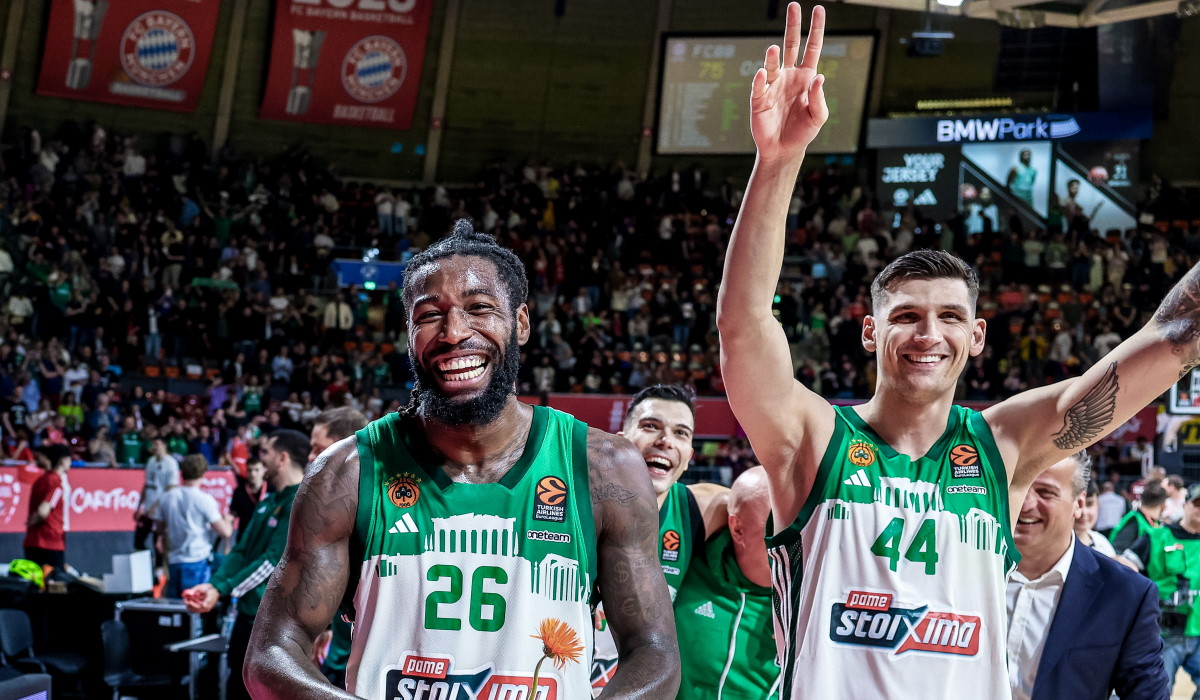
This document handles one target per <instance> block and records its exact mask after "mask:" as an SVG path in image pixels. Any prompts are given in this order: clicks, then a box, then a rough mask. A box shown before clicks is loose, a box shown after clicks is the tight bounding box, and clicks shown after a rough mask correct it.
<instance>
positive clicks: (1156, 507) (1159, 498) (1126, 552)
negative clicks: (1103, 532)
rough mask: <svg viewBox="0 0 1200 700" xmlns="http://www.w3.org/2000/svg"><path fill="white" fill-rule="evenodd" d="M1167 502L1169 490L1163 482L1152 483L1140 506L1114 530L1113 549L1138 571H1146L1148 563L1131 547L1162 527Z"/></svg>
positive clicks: (1146, 490) (1143, 495)
mask: <svg viewBox="0 0 1200 700" xmlns="http://www.w3.org/2000/svg"><path fill="white" fill-rule="evenodd" d="M1166 502H1167V490H1166V489H1165V488H1163V485H1162V482H1161V481H1151V482H1148V483H1147V484H1146V488H1144V489H1143V490H1142V498H1141V501H1140V502H1139V504H1138V506H1137V507H1136V508H1134V509H1133V510H1131V511H1129V512H1128V513H1126V514H1125V516H1124V517H1123V518H1121V520H1120V522H1118V523H1117V525H1116V527H1114V528H1113V531H1112V536H1111V537H1110V538H1109V540H1111V541H1112V545H1113V549H1115V550H1116V551H1117V554H1119V555H1120V556H1121V558H1122V559H1124V560H1126V561H1127V562H1129V563H1130V564H1132V565H1133V567H1134V568H1135V569H1137V570H1144V569H1145V568H1146V562H1145V561H1144V560H1143V559H1141V558H1139V557H1138V556H1137V553H1136V552H1132V551H1130V549H1129V546H1130V545H1132V544H1133V542H1134V540H1136V539H1137V538H1139V537H1147V536H1149V535H1150V532H1151V531H1152V530H1155V529H1157V528H1159V527H1162V522H1161V518H1162V512H1163V506H1164V505H1165V504H1166Z"/></svg>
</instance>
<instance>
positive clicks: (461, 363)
mask: <svg viewBox="0 0 1200 700" xmlns="http://www.w3.org/2000/svg"><path fill="white" fill-rule="evenodd" d="M482 366H483V358H482V357H479V356H477V355H473V356H471V357H456V358H454V359H453V360H446V361H443V362H439V363H438V369H439V370H441V371H443V372H453V371H455V370H460V369H469V368H472V367H482Z"/></svg>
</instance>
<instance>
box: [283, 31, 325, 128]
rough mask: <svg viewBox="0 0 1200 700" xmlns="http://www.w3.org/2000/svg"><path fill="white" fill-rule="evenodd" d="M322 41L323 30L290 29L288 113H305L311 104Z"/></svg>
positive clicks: (323, 41)
mask: <svg viewBox="0 0 1200 700" xmlns="http://www.w3.org/2000/svg"><path fill="white" fill-rule="evenodd" d="M323 43H325V32H323V31H315V32H310V31H307V30H304V29H293V30H292V87H291V89H289V90H288V96H287V108H286V109H287V113H288V114H305V113H307V112H308V107H309V105H311V104H312V91H313V81H314V80H315V79H316V75H317V61H319V60H320V59H321V44H323ZM301 83H303V84H301Z"/></svg>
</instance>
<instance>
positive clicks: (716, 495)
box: [592, 384, 729, 693]
mask: <svg viewBox="0 0 1200 700" xmlns="http://www.w3.org/2000/svg"><path fill="white" fill-rule="evenodd" d="M695 398H696V395H695V392H693V391H692V389H691V388H690V387H685V386H679V385H677V384H657V385H654V386H649V387H646V388H645V389H642V390H641V391H639V392H638V393H637V394H635V395H634V397H633V399H631V400H630V402H629V408H628V409H626V410H625V420H624V422H623V423H622V426H621V431H620V432H619V433H617V434H618V435H621V436H623V437H625V438H627V439H628V440H629V441H630V442H632V443H633V446H634V447H636V448H638V451H640V452H641V453H642V459H644V460H645V461H646V471H647V472H648V473H649V474H650V483H651V485H652V486H653V487H654V494H655V497H656V498H657V499H658V556H659V563H660V564H661V566H662V570H663V575H664V576H666V579H667V587H668V588H669V589H670V590H671V598H672V599H673V598H674V597H675V592H676V591H677V590H679V586H680V584H682V583H683V578H684V576H685V575H686V574H687V570H688V566H690V565H691V563H692V560H693V559H694V557H695V555H696V553H697V552H699V551H700V550H701V549H702V548H703V544H704V540H705V539H706V538H707V536H708V535H709V534H711V533H713V532H716V531H717V530H718V529H720V528H722V527H724V526H725V512H726V502H727V500H728V491H729V489H726V488H725V487H723V486H719V485H716V484H695V485H692V486H685V485H683V484H681V483H679V477H681V476H683V473H684V472H685V471H687V468H688V465H689V464H690V463H691V461H692V455H693V454H694V449H693V447H692V438H693V437H694V436H695V433H696V406H695ZM595 618H596V654H595V658H593V660H592V692H593V693H598V692H600V691H601V690H602V689H603V688H604V687H605V686H606V685H607V684H608V680H609V679H610V678H612V676H613V673H615V672H616V669H617V659H618V655H617V645H616V642H615V641H614V640H613V636H612V633H611V632H609V630H608V622H607V619H606V617H605V613H604V606H603V605H601V606H597V608H596V613H595Z"/></svg>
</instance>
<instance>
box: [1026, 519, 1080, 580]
mask: <svg viewBox="0 0 1200 700" xmlns="http://www.w3.org/2000/svg"><path fill="white" fill-rule="evenodd" d="M1074 545H1075V533H1074V531H1072V532H1071V536H1070V537H1068V538H1067V541H1066V542H1065V543H1063V544H1062V545H1060V546H1051V547H1043V548H1041V549H1040V550H1037V551H1029V552H1021V563H1020V564H1018V565H1017V571H1020V572H1021V574H1023V575H1024V576H1025V578H1027V579H1030V580H1032V579H1035V578H1038V577H1040V576H1044V575H1045V574H1046V572H1047V571H1049V570H1050V569H1053V568H1054V565H1055V564H1057V563H1058V560H1059V559H1062V556H1063V555H1064V554H1066V553H1067V550H1068V549H1070V548H1071V547H1073V546H1074Z"/></svg>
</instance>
